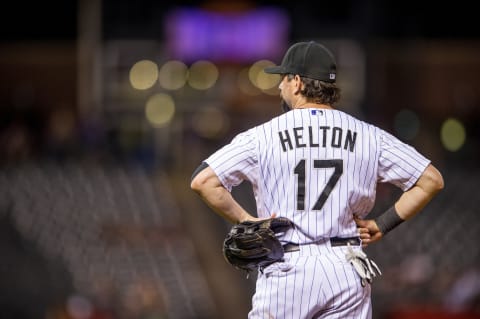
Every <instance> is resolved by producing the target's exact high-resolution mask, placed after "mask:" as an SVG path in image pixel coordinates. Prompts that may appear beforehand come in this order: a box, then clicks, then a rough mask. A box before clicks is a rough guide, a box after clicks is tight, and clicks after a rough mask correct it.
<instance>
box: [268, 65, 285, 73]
mask: <svg viewBox="0 0 480 319" xmlns="http://www.w3.org/2000/svg"><path fill="white" fill-rule="evenodd" d="M263 71H265V73H270V74H284V73H287V72H285V68H284V67H283V66H272V67H269V68H265V69H263Z"/></svg>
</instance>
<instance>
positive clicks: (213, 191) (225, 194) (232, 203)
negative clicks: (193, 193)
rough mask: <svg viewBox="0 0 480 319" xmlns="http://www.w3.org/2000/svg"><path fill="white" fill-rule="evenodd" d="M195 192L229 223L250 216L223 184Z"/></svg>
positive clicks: (249, 217) (237, 221)
mask: <svg viewBox="0 0 480 319" xmlns="http://www.w3.org/2000/svg"><path fill="white" fill-rule="evenodd" d="M197 193H198V194H199V195H200V197H201V198H202V199H203V201H204V202H205V203H206V204H207V205H208V206H209V207H210V208H211V209H212V210H213V211H214V212H216V213H217V214H218V215H220V216H222V217H223V218H225V219H226V220H228V221H229V222H231V223H234V224H235V223H239V222H241V221H244V220H247V219H251V218H252V216H251V215H250V214H249V213H247V212H246V211H245V210H244V209H243V208H242V207H241V206H240V204H239V203H238V202H237V201H236V200H235V199H234V198H233V197H232V195H231V194H230V192H229V191H227V190H226V189H225V188H224V187H223V186H216V187H212V188H207V189H203V190H200V191H199V192H197Z"/></svg>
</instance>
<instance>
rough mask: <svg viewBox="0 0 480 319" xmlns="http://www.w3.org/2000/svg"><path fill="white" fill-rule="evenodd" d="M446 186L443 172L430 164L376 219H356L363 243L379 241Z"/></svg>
mask: <svg viewBox="0 0 480 319" xmlns="http://www.w3.org/2000/svg"><path fill="white" fill-rule="evenodd" d="M443 187H444V182H443V177H442V175H441V173H440V172H439V171H438V170H437V169H436V168H435V167H434V166H433V165H432V164H429V165H428V166H427V168H426V169H425V171H424V172H423V173H422V175H421V176H420V178H419V179H418V180H417V182H416V183H415V185H414V186H413V187H412V188H410V189H409V190H407V191H405V192H404V193H403V194H402V195H401V196H400V198H399V199H398V200H397V202H396V203H395V205H394V206H392V207H391V208H390V209H389V210H387V211H386V212H385V213H384V214H383V215H381V216H380V217H378V218H376V219H367V220H362V219H358V218H356V219H355V222H356V223H357V227H358V229H359V233H360V238H361V239H362V242H363V245H364V246H367V245H368V244H370V243H373V242H376V241H378V240H379V239H380V238H382V237H383V236H384V235H385V234H386V233H387V232H388V231H390V230H391V229H393V228H394V227H396V226H398V225H399V224H400V223H402V222H403V221H406V220H408V219H410V218H412V217H413V216H415V215H416V214H417V213H419V212H420V211H421V210H422V209H423V208H424V207H425V206H426V205H427V204H428V203H429V202H430V201H431V200H432V198H434V197H435V195H436V194H437V193H438V192H439V191H440V190H442V189H443Z"/></svg>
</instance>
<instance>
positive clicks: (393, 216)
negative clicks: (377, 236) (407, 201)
mask: <svg viewBox="0 0 480 319" xmlns="http://www.w3.org/2000/svg"><path fill="white" fill-rule="evenodd" d="M404 221H405V220H404V219H402V218H401V217H400V216H398V213H397V210H396V209H395V206H392V207H390V208H389V209H388V210H387V211H386V212H385V213H383V214H382V215H380V216H378V217H377V218H375V222H376V223H377V226H378V228H379V229H380V231H381V232H382V234H383V235H386V234H387V233H388V232H389V231H391V230H392V229H394V228H395V227H397V226H398V225H400V224H401V223H403V222H404Z"/></svg>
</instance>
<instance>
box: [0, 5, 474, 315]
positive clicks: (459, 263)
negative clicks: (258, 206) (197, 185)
mask: <svg viewBox="0 0 480 319" xmlns="http://www.w3.org/2000/svg"><path fill="white" fill-rule="evenodd" d="M185 7H189V8H199V9H204V10H207V11H213V12H223V13H228V12H230V13H231V12H237V13H238V12H247V11H249V10H254V9H256V8H264V7H275V8H280V9H282V10H284V12H286V14H287V15H288V19H289V22H290V23H289V29H288V34H287V38H286V43H285V45H289V44H291V43H293V42H296V41H302V40H318V41H322V42H325V43H328V44H331V46H332V48H333V49H334V52H335V53H337V54H338V55H339V59H338V61H339V75H340V78H341V79H342V70H343V80H344V82H341V83H344V84H345V98H346V99H345V100H344V101H345V102H344V104H342V105H341V106H340V108H342V109H344V110H346V111H347V112H351V113H353V114H355V115H356V116H358V117H360V118H362V119H364V120H366V121H369V122H372V123H374V124H376V125H378V126H380V127H381V128H383V129H386V130H387V131H390V132H392V133H394V134H399V135H400V138H401V139H404V140H405V141H406V142H408V143H410V144H411V145H412V146H414V147H415V148H417V149H418V150H419V151H420V152H422V153H423V154H425V155H426V156H427V157H428V158H430V159H432V162H433V163H434V165H435V166H436V167H438V168H439V169H440V171H441V172H442V174H443V175H444V178H445V182H446V188H445V190H444V191H443V192H442V193H441V194H440V195H439V196H438V198H437V199H435V201H434V202H432V204H430V205H429V206H427V208H426V209H425V211H424V212H423V213H422V214H420V215H419V216H418V217H416V218H414V219H413V220H411V221H409V222H408V223H405V224H403V225H402V226H400V227H399V228H398V230H396V231H395V232H393V233H392V234H391V235H389V236H388V237H387V238H385V240H383V241H382V242H381V243H378V244H376V245H374V246H372V247H368V248H367V252H368V253H369V254H370V255H371V256H372V257H373V258H374V259H375V260H376V261H377V263H378V264H379V265H380V267H381V268H382V270H383V273H384V275H383V276H382V277H380V279H378V280H377V281H376V282H375V284H374V285H373V310H374V318H477V317H478V316H479V306H478V305H479V304H480V301H479V296H480V252H479V251H480V249H479V246H478V244H477V243H478V240H479V234H480V222H479V219H478V207H479V204H480V203H479V202H478V201H479V196H478V184H479V182H478V180H479V179H478V177H480V170H479V165H478V162H479V159H480V158H479V149H480V148H479V142H480V136H479V134H480V130H479V128H478V123H479V110H480V93H479V92H480V27H479V26H478V17H477V16H478V13H477V11H476V10H475V9H474V5H473V3H471V2H470V1H448V2H447V1H438V2H433V3H430V2H423V1H380V0H378V1H377V0H375V1H374V0H371V1H367V0H365V1H353V0H352V1H317V2H311V1H176V2H165V1H147V0H142V1H127V0H104V1H100V0H98V1H93V0H86V1H48V2H41V1H8V2H6V3H3V4H2V9H1V10H0V83H1V84H0V147H1V149H0V152H1V153H0V154H1V156H0V157H1V158H0V193H1V194H2V195H1V198H0V200H1V202H0V234H1V237H0V255H1V256H2V259H1V260H2V261H1V263H0V318H73V319H76V318H246V314H247V312H248V309H249V306H250V297H251V294H252V293H253V285H254V278H249V279H245V277H244V276H243V274H242V273H240V272H238V271H236V270H233V269H231V267H230V266H228V265H227V264H226V263H225V262H224V260H223V257H222V256H221V250H220V247H221V241H222V240H223V236H224V234H225V232H226V231H227V229H228V225H227V224H226V223H225V222H224V221H222V220H221V219H220V218H219V217H217V216H216V215H214V214H212V213H211V211H210V210H209V209H208V208H207V207H206V206H205V205H204V204H203V203H202V202H201V201H200V200H199V199H198V198H197V197H196V196H195V195H194V194H192V192H191V191H190V189H189V179H190V174H191V172H192V171H193V170H194V169H195V167H196V166H197V165H198V163H200V162H201V160H202V159H204V158H205V157H207V156H208V155H209V154H210V153H211V152H212V151H214V150H215V149H217V148H218V147H220V146H221V145H223V143H225V142H228V141H229V140H230V138H231V137H232V136H234V135H235V134H237V133H238V132H239V131H240V130H243V129H246V128H248V127H250V126H251V125H254V124H257V123H260V122H262V121H264V120H266V119H268V118H270V117H271V116H274V115H275V114H278V111H279V108H278V97H277V96H275V95H273V96H272V95H268V94H260V95H256V96H247V95H245V94H242V93H241V92H240V91H239V89H238V88H237V87H236V86H235V85H234V83H235V82H234V80H231V79H232V78H234V77H235V76H236V74H238V73H240V71H241V70H242V69H243V68H244V67H246V66H248V65H249V63H248V62H245V61H228V62H222V61H220V62H219V63H217V66H218V68H219V72H220V78H219V80H218V82H217V85H216V86H215V87H213V88H211V89H209V90H206V91H204V92H200V93H199V92H195V91H192V90H191V89H186V88H185V89H180V90H177V91H174V92H167V91H168V90H165V89H161V88H160V87H157V86H155V87H153V88H151V89H149V90H146V91H143V92H137V91H134V90H132V89H131V87H130V86H129V85H128V70H129V68H130V67H131V65H132V64H133V63H134V62H136V61H138V60H140V59H150V60H152V61H155V62H157V63H158V65H161V64H162V63H164V62H165V61H166V60H167V59H168V56H167V55H166V54H165V53H164V52H163V51H162V50H163V48H164V47H165V45H166V42H167V41H168V37H167V34H166V30H165V19H166V17H167V16H168V13H169V12H170V11H171V10H173V9H175V8H185ZM345 47H347V48H349V47H351V48H353V49H355V50H358V51H355V52H360V55H359V56H360V60H361V61H362V64H361V67H360V69H359V66H358V65H354V66H351V65H349V64H348V63H349V61H350V60H349V58H348V57H349V55H348V53H349V52H348V49H345ZM214 49H215V48H212V50H214ZM281 54H283V52H278V54H277V57H265V58H271V59H272V60H274V62H276V63H278V62H279V61H278V56H281ZM342 67H343V69H342ZM349 68H350V69H349ZM359 70H361V72H360V71H359ZM359 72H360V73H359ZM355 74H357V75H358V74H361V76H360V78H358V77H355ZM352 79H354V81H351V80H352ZM348 81H350V82H348ZM360 82H361V83H360ZM126 83H127V84H126ZM351 87H361V88H362V89H360V91H359V92H360V93H358V92H357V95H356V96H355V97H356V98H355V99H351V98H352V93H351V92H352V89H351ZM353 91H354V90H353ZM158 92H162V93H165V92H167V93H170V94H171V96H172V97H173V98H174V100H175V101H176V103H177V109H176V113H175V117H174V119H173V120H172V122H171V123H170V124H169V125H168V126H167V127H163V128H154V127H151V126H150V125H148V123H147V122H146V121H145V119H144V111H143V105H144V103H145V101H146V99H147V98H148V96H149V95H151V94H155V93H158ZM352 101H353V102H352ZM211 107H213V108H214V109H215V110H217V111H219V112H220V113H219V114H221V116H223V117H222V118H223V121H224V124H225V123H226V124H225V127H224V129H223V130H222V131H220V132H219V133H218V134H216V135H214V136H209V137H207V136H204V135H201V134H199V133H198V131H197V130H196V128H195V127H196V126H195V124H197V123H198V118H199V117H198V116H199V114H201V113H202V110H204V109H208V110H210V108H211ZM405 109H407V110H409V111H412V112H413V113H414V114H415V116H416V119H417V120H418V131H417V132H416V134H414V135H413V136H409V137H408V138H407V136H403V135H401V134H400V133H401V132H402V126H401V127H400V128H399V127H398V123H397V122H396V118H397V116H398V114H399V113H400V112H401V111H402V110H405ZM215 114H217V113H215ZM448 118H454V119H456V120H458V121H459V122H460V123H461V124H462V125H463V127H464V129H465V134H466V139H465V143H464V144H463V146H462V147H461V148H460V149H458V150H457V151H449V150H447V149H445V147H443V144H442V142H441V139H440V130H441V127H442V125H443V123H444V122H445V121H446V120H447V119H448ZM208 120H209V119H208V116H207V126H208ZM212 123H213V122H212ZM411 124H412V123H403V124H400V125H403V127H404V128H405V127H406V128H408V127H411V126H410V125H411ZM403 132H405V131H403ZM234 194H235V195H236V196H237V198H238V199H239V201H240V202H241V203H242V204H244V205H245V206H246V207H247V208H248V209H250V210H254V209H255V206H254V205H255V204H254V202H253V200H252V196H251V190H250V188H249V186H248V185H242V186H240V187H239V188H238V189H236V190H235V191H234ZM398 194H399V193H398V190H396V189H393V188H392V187H389V186H388V185H380V186H379V192H378V196H377V203H376V207H375V209H374V211H373V212H372V215H375V214H376V213H377V212H379V211H382V210H384V209H385V208H386V207H388V206H389V205H391V203H392V202H393V201H394V199H395V197H396V196H398ZM212 247H217V249H214V248H212Z"/></svg>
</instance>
